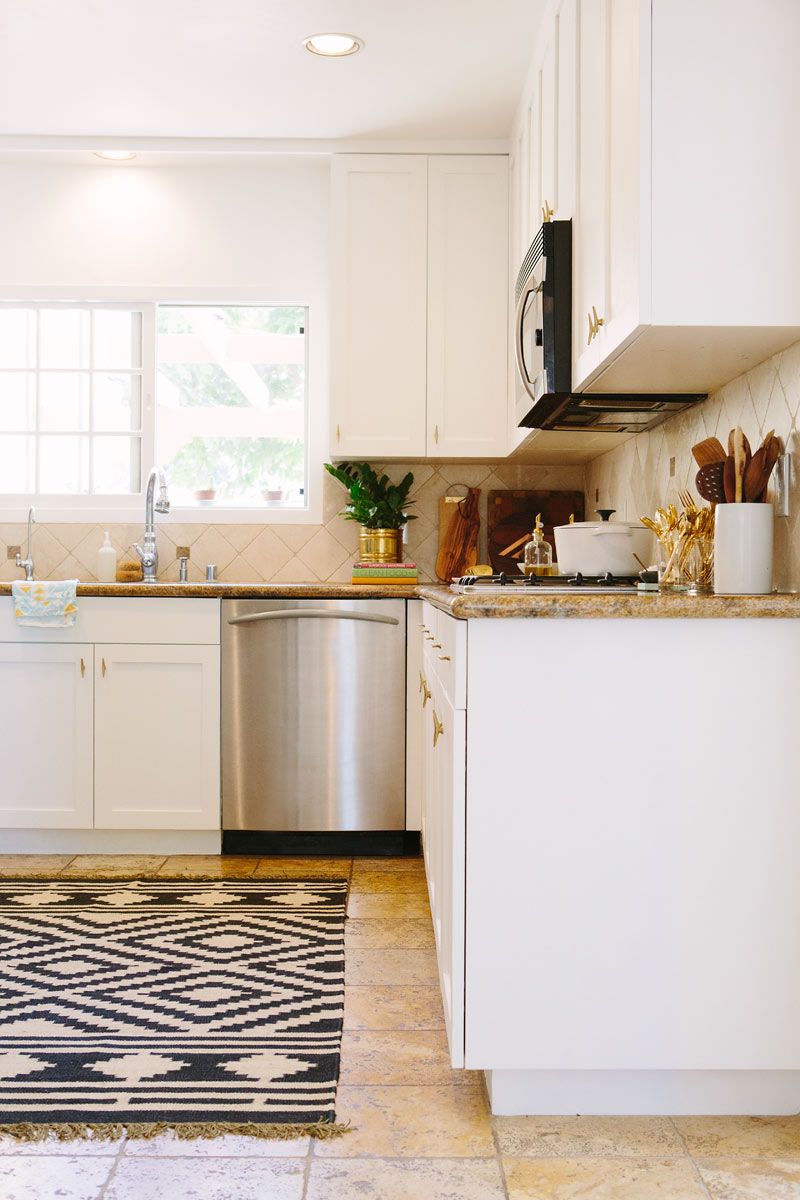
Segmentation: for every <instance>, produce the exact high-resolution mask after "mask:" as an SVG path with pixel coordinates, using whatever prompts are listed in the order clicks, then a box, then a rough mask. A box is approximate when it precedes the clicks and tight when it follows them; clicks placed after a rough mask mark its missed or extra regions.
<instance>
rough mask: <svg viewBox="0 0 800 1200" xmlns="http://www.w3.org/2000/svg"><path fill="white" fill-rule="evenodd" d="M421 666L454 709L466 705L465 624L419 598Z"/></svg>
mask: <svg viewBox="0 0 800 1200" xmlns="http://www.w3.org/2000/svg"><path fill="white" fill-rule="evenodd" d="M421 633H422V637H423V645H424V647H425V655H424V658H425V669H426V672H427V674H428V675H429V676H431V675H433V676H434V677H435V678H436V679H438V680H439V682H440V683H441V685H442V690H443V691H444V694H445V695H446V696H447V698H448V700H449V701H450V703H451V704H452V705H453V707H454V708H466V706H467V623H466V621H457V620H456V618H455V617H449V616H448V615H447V613H443V612H442V611H441V610H440V609H438V608H434V606H433V605H432V604H429V603H428V602H427V601H423V604H422V629H421Z"/></svg>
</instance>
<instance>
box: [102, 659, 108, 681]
mask: <svg viewBox="0 0 800 1200" xmlns="http://www.w3.org/2000/svg"><path fill="white" fill-rule="evenodd" d="M100 669H101V670H102V672H103V679H105V677H106V670H107V667H106V660H105V659H104V658H103V659H101V661H100Z"/></svg>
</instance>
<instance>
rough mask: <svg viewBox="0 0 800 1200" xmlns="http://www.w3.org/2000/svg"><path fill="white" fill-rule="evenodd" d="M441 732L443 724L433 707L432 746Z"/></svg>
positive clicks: (442, 731)
mask: <svg viewBox="0 0 800 1200" xmlns="http://www.w3.org/2000/svg"><path fill="white" fill-rule="evenodd" d="M443 733H444V725H443V724H442V722H441V721H440V720H439V718H438V717H437V715H436V709H435V708H434V710H433V744H434V746H435V745H436V743H437V742H438V740H439V738H440V737H441V736H442V734H443Z"/></svg>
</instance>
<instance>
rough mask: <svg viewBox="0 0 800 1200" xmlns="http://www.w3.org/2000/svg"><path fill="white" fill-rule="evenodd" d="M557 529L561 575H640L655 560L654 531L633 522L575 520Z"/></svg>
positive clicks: (557, 556) (559, 570)
mask: <svg viewBox="0 0 800 1200" xmlns="http://www.w3.org/2000/svg"><path fill="white" fill-rule="evenodd" d="M598 511H599V510H598ZM604 511H605V512H608V511H609V510H608V509H606V510H604ZM612 511H613V510H612ZM553 532H554V534H555V538H556V558H557V560H558V572H559V574H560V575H575V574H576V573H577V572H578V571H580V572H581V574H582V575H605V574H606V573H607V572H610V573H611V574H612V575H638V574H639V572H640V571H641V569H642V563H644V564H645V565H648V564H649V563H650V562H651V555H652V549H653V535H652V533H651V532H650V530H649V529H645V527H644V526H643V525H639V524H635V523H633V522H630V521H609V520H603V521H575V522H574V523H573V524H571V525H557V526H556V527H555V529H554V530H553ZM637 556H638V559H640V560H641V561H638V560H637Z"/></svg>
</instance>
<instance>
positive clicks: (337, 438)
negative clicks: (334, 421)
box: [336, 425, 342, 446]
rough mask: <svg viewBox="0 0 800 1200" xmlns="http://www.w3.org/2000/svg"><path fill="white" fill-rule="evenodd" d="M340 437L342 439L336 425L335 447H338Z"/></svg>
mask: <svg viewBox="0 0 800 1200" xmlns="http://www.w3.org/2000/svg"><path fill="white" fill-rule="evenodd" d="M341 437H342V435H341V432H340V430H339V426H338V425H337V426H336V444H337V446H338V444H339V442H340V441H341Z"/></svg>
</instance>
